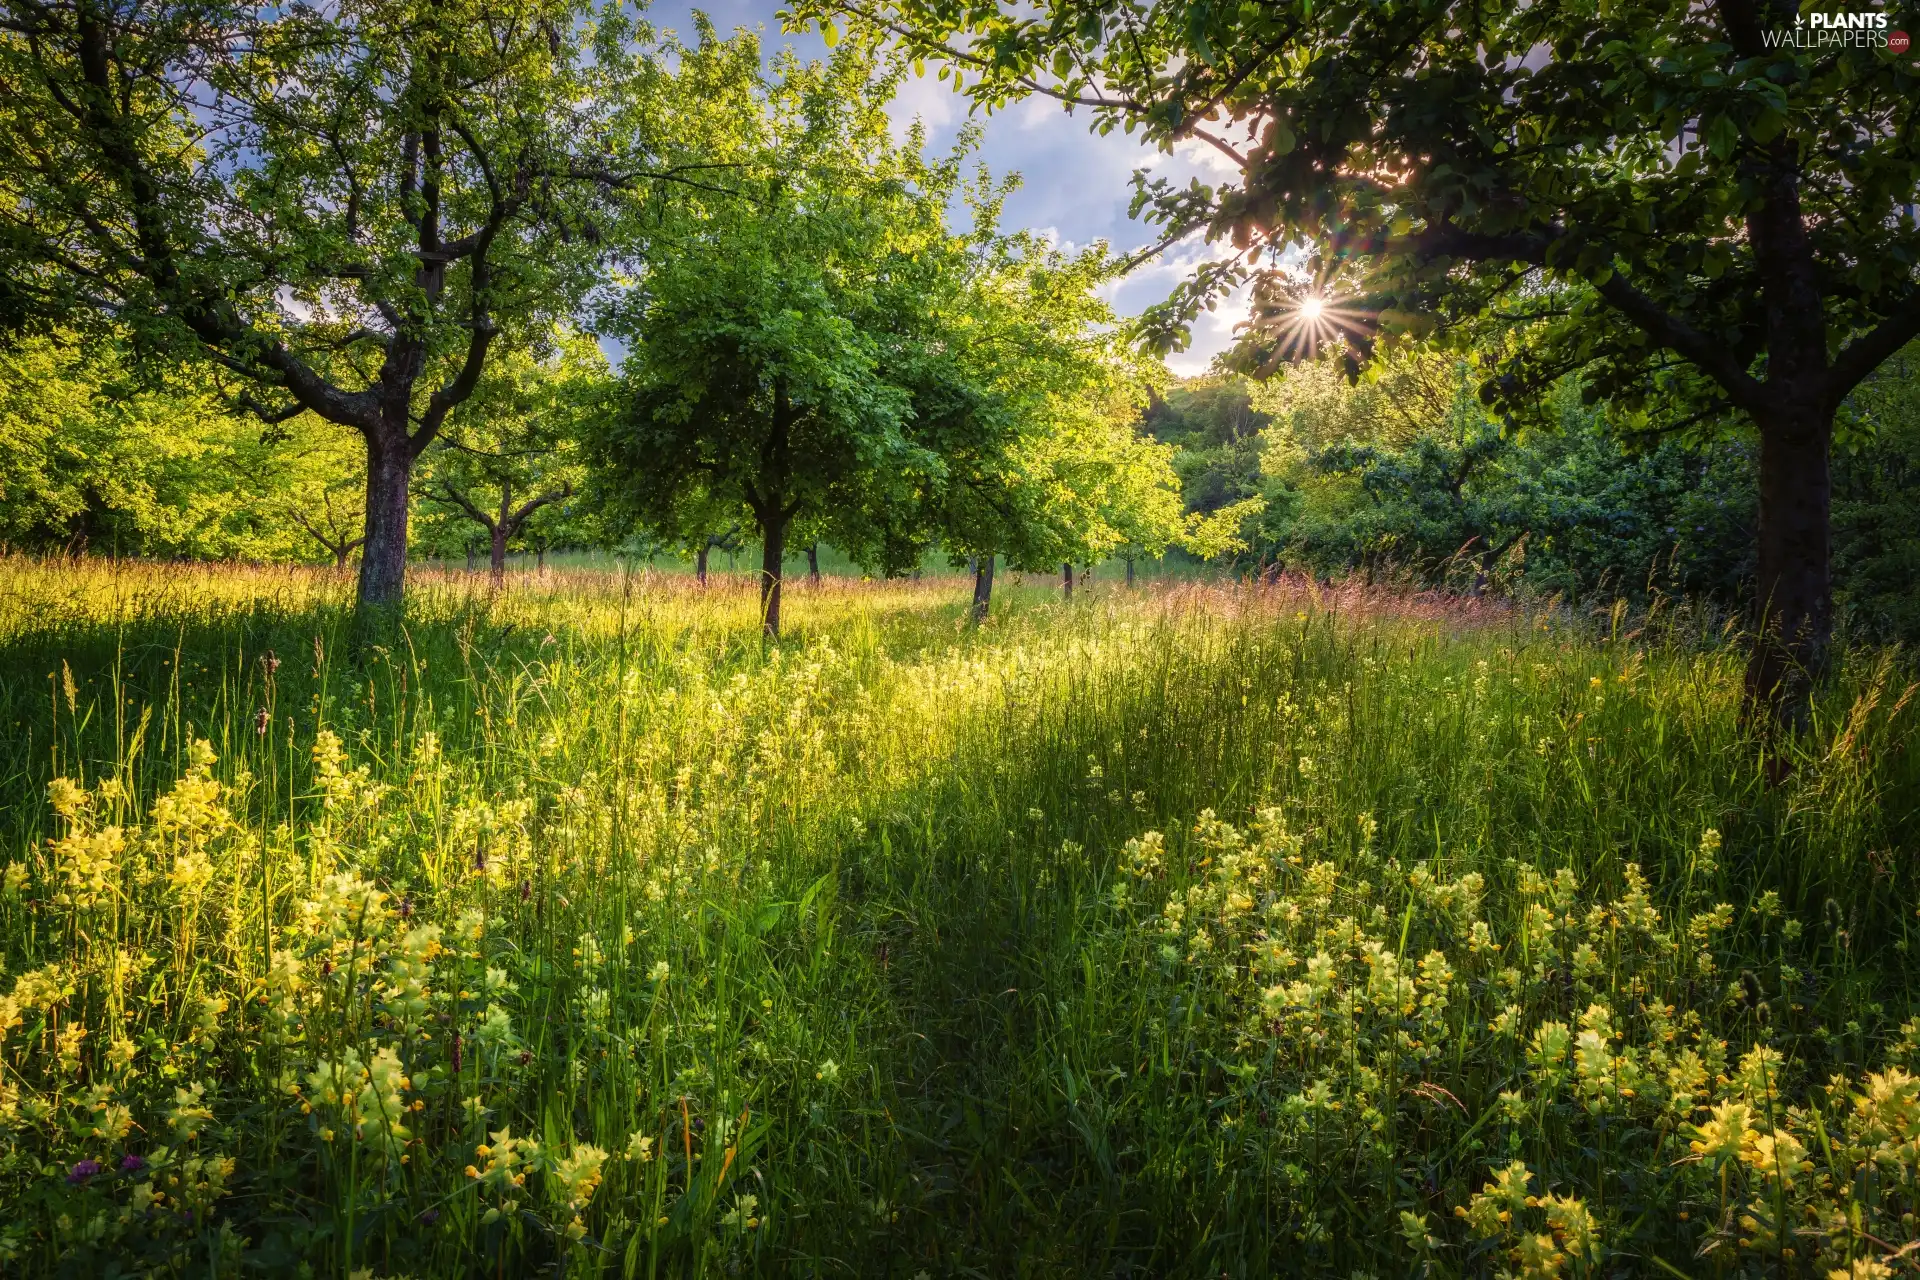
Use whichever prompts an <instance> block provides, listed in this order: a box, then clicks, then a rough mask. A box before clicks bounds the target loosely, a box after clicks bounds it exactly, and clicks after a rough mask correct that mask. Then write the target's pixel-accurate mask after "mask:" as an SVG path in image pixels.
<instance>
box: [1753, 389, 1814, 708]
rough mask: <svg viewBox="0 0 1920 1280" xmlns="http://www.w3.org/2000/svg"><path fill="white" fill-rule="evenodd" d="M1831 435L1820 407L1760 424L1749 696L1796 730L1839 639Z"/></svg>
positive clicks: (1789, 411)
mask: <svg viewBox="0 0 1920 1280" xmlns="http://www.w3.org/2000/svg"><path fill="white" fill-rule="evenodd" d="M1832 439H1833V419H1832V417H1831V415H1829V414H1826V413H1823V412H1821V411H1820V410H1819V409H1818V408H1812V407H1805V408H1800V409H1799V411H1798V412H1795V411H1794V410H1793V409H1792V408H1791V407H1788V408H1783V410H1782V412H1781V413H1780V414H1779V415H1778V416H1769V417H1768V418H1767V419H1765V420H1763V421H1762V422H1761V423H1760V528H1759V559H1760V563H1759V573H1758V580H1757V581H1756V582H1755V584H1754V586H1755V610H1756V617H1755V637H1754V645H1753V656H1752V658H1751V659H1750V660H1749V661H1748V664H1747V696H1748V698H1749V699H1750V700H1751V701H1752V703H1753V704H1754V705H1755V706H1756V707H1766V708H1769V709H1770V710H1771V711H1772V712H1773V714H1774V715H1775V716H1777V717H1778V719H1779V720H1780V721H1781V722H1782V723H1784V724H1786V725H1788V726H1789V727H1791V728H1794V729H1800V728H1804V727H1805V726H1806V722H1807V718H1808V715H1809V713H1810V711H1811V706H1810V701H1811V697H1812V693H1813V686H1814V684H1815V683H1816V682H1817V681H1818V680H1819V679H1820V678H1821V677H1822V676H1823V675H1825V674H1826V670H1827V663H1828V660H1829V657H1830V654H1829V647H1830V645H1831V644H1832V640H1833V576H1832V562H1831V532H1830V530H1831V522H1830V516H1831V507H1832V502H1833V480H1832V472H1831V469H1830V461H1829V455H1830V452H1831V446H1832Z"/></svg>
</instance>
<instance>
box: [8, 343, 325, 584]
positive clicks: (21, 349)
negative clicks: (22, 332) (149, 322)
mask: <svg viewBox="0 0 1920 1280" xmlns="http://www.w3.org/2000/svg"><path fill="white" fill-rule="evenodd" d="M359 452H360V451H359V449H358V448H357V446H356V445H355V443H354V441H353V440H352V439H351V437H348V436H347V435H346V434H345V433H344V432H341V431H340V430H339V429H337V428H335V427H332V426H330V425H328V424H325V423H318V422H315V421H313V420H312V419H311V418H300V419H296V420H294V421H293V422H292V423H290V424H289V425H287V426H286V427H283V428H278V429H274V430H271V431H268V432H263V431H262V429H261V427H260V424H259V423H258V422H256V421H250V420H249V419H247V418H243V417H238V416H235V415H234V414H233V413H232V412H231V411H230V410H229V407H228V404H227V401H226V398H225V397H224V396H223V395H222V394H221V393H220V391H219V389H218V388H217V387H216V386H215V385H214V383H213V382H212V380H211V379H210V378H209V377H208V376H207V375H206V374H205V372H204V371H200V370H196V369H185V370H173V371H170V372H167V373H164V374H157V373H156V372H155V371H154V370H153V369H152V368H151V367H149V366H143V365H141V364H140V363H138V362H136V361H133V360H131V359H130V358H129V353H128V352H127V349H126V347H125V345H124V344H123V343H122V342H120V341H118V340H117V338H116V336H115V335H112V334H105V335H99V336H96V337H94V338H90V339H89V338H84V337H82V336H81V335H79V334H75V333H73V332H70V331H64V330H61V331H56V332H54V333H52V334H49V335H47V336H44V337H32V338H25V339H22V340H21V341H19V342H17V343H15V344H14V345H12V346H10V347H7V348H5V349H4V350H0V542H4V543H6V544H7V545H9V546H11V547H13V548H16V549H27V550H38V551H60V550H74V551H78V550H84V549H89V548H90V549H92V550H94V551H101V552H107V553H111V554H119V555H148V556H160V557H183V556H184V557H193V558H200V559H213V558H230V559H242V560H285V559H307V558H310V557H311V555H312V553H313V552H312V547H311V545H310V544H309V543H308V541H307V538H306V536H305V535H304V534H303V533H302V532H301V531H300V528H299V527H298V522H299V521H301V520H309V519H311V520H320V521H323V520H324V519H325V510H326V507H327V505H328V503H329V502H343V503H345V504H346V506H347V508H348V509H349V510H352V509H355V508H357V507H358V506H359V504H360V501H361V498H360V492H359V485H358V484H357V483H355V482H354V477H353V470H354V468H355V466H356V465H357V460H358V455H359ZM343 475H344V476H345V477H346V478H347V482H348V483H347V484H346V486H345V487H346V489H347V490H348V491H347V492H344V493H336V492H333V487H334V486H335V485H336V484H337V482H338V480H339V479H340V477H341V476H343Z"/></svg>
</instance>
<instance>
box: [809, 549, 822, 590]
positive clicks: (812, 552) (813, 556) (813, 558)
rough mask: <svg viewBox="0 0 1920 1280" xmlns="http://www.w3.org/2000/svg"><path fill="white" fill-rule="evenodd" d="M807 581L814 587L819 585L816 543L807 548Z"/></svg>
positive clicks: (818, 562) (818, 560)
mask: <svg viewBox="0 0 1920 1280" xmlns="http://www.w3.org/2000/svg"><path fill="white" fill-rule="evenodd" d="M807 581H808V582H810V583H812V584H813V585H814V586H816V587H817V586H819V585H820V544H819V543H817V542H816V543H814V544H813V545H812V546H809V547H808V548H807Z"/></svg>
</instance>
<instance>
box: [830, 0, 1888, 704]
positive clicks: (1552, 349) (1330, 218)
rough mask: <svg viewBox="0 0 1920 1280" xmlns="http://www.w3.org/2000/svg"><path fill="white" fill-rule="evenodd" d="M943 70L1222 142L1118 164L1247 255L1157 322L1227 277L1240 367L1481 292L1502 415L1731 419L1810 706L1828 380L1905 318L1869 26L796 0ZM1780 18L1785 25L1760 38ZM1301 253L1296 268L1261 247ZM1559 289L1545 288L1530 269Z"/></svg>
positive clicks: (1832, 395)
mask: <svg viewBox="0 0 1920 1280" xmlns="http://www.w3.org/2000/svg"><path fill="white" fill-rule="evenodd" d="M796 14H797V15H798V16H799V17H801V18H805V17H807V16H829V15H851V16H852V17H853V18H854V19H855V21H856V22H857V23H859V24H862V25H863V26H864V27H865V28H866V29H867V30H868V31H870V32H872V33H874V34H875V35H876V36H880V37H884V38H889V39H894V40H898V41H900V42H902V43H904V44H905V45H906V47H907V48H908V50H909V51H910V52H911V53H912V54H913V55H915V56H920V57H937V58H941V59H943V60H944V61H945V62H946V64H948V65H947V66H945V67H943V69H942V75H943V76H944V75H945V74H946V73H947V72H948V71H949V70H956V71H964V72H965V73H966V74H967V75H968V77H969V81H968V87H967V92H968V93H969V94H971V95H972V96H973V97H974V99H975V100H976V101H977V102H980V103H982V104H985V105H988V106H993V105H997V104H1000V103H1003V102H1006V101H1008V100H1009V99H1012V98H1016V97H1020V96H1023V95H1027V94H1031V93H1043V94H1051V95H1053V96H1055V97H1057V98H1060V99H1062V100H1064V101H1065V102H1066V103H1067V104H1068V105H1069V106H1086V107H1088V108H1090V109H1091V111H1092V114H1093V119H1094V126H1095V128H1097V129H1098V130H1100V131H1101V132H1106V131H1108V130H1111V129H1113V128H1115V127H1124V128H1126V129H1127V130H1128V131H1132V130H1134V129H1136V128H1137V129H1140V130H1141V131H1143V133H1144V135H1145V136H1146V137H1147V138H1148V139H1150V140H1152V141H1155V142H1158V143H1160V144H1161V145H1162V146H1165V147H1171V146H1172V145H1174V144H1176V143H1179V142H1182V141H1186V140H1190V139H1191V140H1195V141H1197V142H1200V143H1202V144H1205V145H1208V146H1211V147H1213V148H1215V149H1217V150H1218V151H1220V152H1221V153H1222V154H1223V155H1225V156H1227V157H1229V158H1230V159H1231V160H1232V162H1233V163H1234V165H1235V166H1236V167H1237V168H1238V169H1239V170H1240V181H1239V182H1238V183H1230V184H1223V185H1221V186H1219V187H1217V188H1210V187H1205V186H1202V185H1200V184H1199V183H1198V182H1195V183H1194V184H1192V185H1190V186H1189V187H1187V188H1185V189H1180V188H1176V187H1174V186H1172V185H1171V184H1169V183H1167V182H1165V180H1150V179H1149V178H1147V177H1146V176H1145V174H1144V171H1143V175H1142V177H1141V178H1140V180H1139V181H1140V183H1141V185H1140V189H1139V193H1138V196H1137V198H1136V208H1141V207H1145V208H1148V209H1149V210H1150V216H1152V217H1154V218H1157V219H1159V220H1160V221H1161V222H1162V223H1163V224H1164V225H1165V226H1166V227H1167V228H1168V234H1169V238H1178V237H1181V236H1184V235H1185V234H1187V233H1189V232H1191V231H1195V230H1201V229H1204V230H1205V232H1206V234H1207V235H1208V236H1209V237H1226V238H1229V239H1230V240H1231V241H1232V243H1233V245H1234V247H1235V248H1236V249H1237V250H1240V251H1241V253H1240V255H1237V256H1236V257H1234V258H1232V259H1229V260H1227V261H1223V262H1216V263H1213V264H1211V265H1209V266H1208V267H1206V268H1204V269H1203V270H1202V271H1201V272H1200V273H1199V275H1198V276H1197V277H1196V278H1195V279H1194V280H1193V281H1191V282H1190V283H1189V285H1188V286H1186V287H1185V288H1183V289H1182V290H1181V291H1180V293H1179V294H1178V295H1177V296H1176V297H1175V298H1174V299H1172V300H1170V302H1169V304H1168V305H1167V306H1166V307H1165V308H1163V309H1161V311H1160V312H1159V314H1158V315H1157V316H1156V317H1155V320H1156V323H1157V329H1158V333H1159V336H1160V339H1161V341H1162V342H1164V343H1166V344H1168V345H1178V344H1180V343H1182V342H1184V340H1185V333H1186V327H1187V324H1188V323H1189V321H1190V319H1191V317H1192V316H1193V315H1194V314H1195V313H1196V310H1197V308H1199V307H1200V306H1203V305H1205V304H1206V303H1207V302H1209V301H1210V300H1211V299H1213V298H1214V297H1216V296H1217V295H1218V294H1219V292H1220V291H1221V290H1222V289H1224V288H1227V287H1229V286H1231V285H1233V284H1235V283H1238V282H1240V281H1243V280H1246V279H1248V278H1249V277H1250V276H1251V277H1252V279H1253V286H1254V300H1255V309H1254V318H1255V322H1256V323H1255V326H1254V329H1255V343H1256V345H1257V346H1258V347H1259V348H1260V351H1259V353H1258V354H1259V355H1260V356H1261V359H1260V363H1261V364H1262V365H1263V366H1264V367H1272V364H1273V362H1275V361H1277V360H1284V359H1288V358H1292V357H1294V356H1296V355H1298V354H1301V353H1305V352H1310V351H1311V350H1312V349H1313V347H1314V346H1315V345H1316V343H1317V342H1319V341H1321V340H1325V339H1332V338H1336V337H1341V336H1344V338H1345V340H1346V342H1347V343H1348V344H1349V346H1350V348H1351V350H1353V351H1354V352H1355V353H1356V354H1360V355H1364V354H1366V353H1367V352H1368V351H1369V350H1370V349H1371V347H1372V345H1373V344H1374V342H1375V341H1376V340H1377V339H1378V338H1380V337H1382V336H1391V335H1393V334H1395V333H1420V332H1425V331H1428V330H1431V329H1432V328H1433V327H1434V326H1435V325H1436V324H1444V322H1446V321H1448V320H1449V319H1451V318H1454V317H1459V316H1466V315H1486V314H1500V315H1504V316H1507V317H1511V318H1512V319H1513V321H1514V322H1515V323H1519V324H1522V325H1524V327H1525V329H1526V341H1525V343H1524V345H1523V346H1521V347H1520V348H1519V349H1518V350H1517V351H1516V352H1514V354H1513V356H1512V357H1511V358H1510V359H1509V360H1508V361H1507V362H1506V366H1505V368H1504V369H1503V370H1502V372H1501V374H1500V375H1499V376H1498V377H1496V378H1494V379H1492V380H1490V381H1489V382H1488V383H1487V385H1486V386H1485V388H1484V394H1485V395H1486V396H1487V397H1488V398H1489V399H1490V400H1491V401H1492V402H1493V403H1495V404H1496V405H1497V406H1499V407H1501V408H1502V409H1504V410H1505V411H1506V412H1508V413H1509V414H1511V415H1514V416H1516V417H1518V416H1521V415H1524V414H1526V413H1528V412H1530V411H1533V410H1535V409H1536V408H1537V407H1538V404H1539V401H1540V399H1541V397H1542V393H1543V392H1544V391H1545V390H1546V389H1547V388H1548V387H1550V386H1551V385H1552V384H1553V383H1554V382H1556V381H1558V380H1559V379H1560V378H1561V377H1563V376H1565V375H1567V374H1569V373H1572V372H1575V371H1578V372H1580V373H1581V374H1582V376H1583V379H1584V386H1585V388H1586V390H1587V391H1588V392H1589V393H1590V394H1592V395H1593V396H1595V397H1596V398H1601V399H1609V400H1612V401H1613V402H1614V403H1615V404H1616V405H1618V406H1619V407H1620V408H1622V409H1624V410H1630V411H1635V412H1639V413H1644V414H1646V415H1647V417H1646V419H1645V420H1644V422H1641V423H1636V424H1635V425H1638V426H1643V427H1646V428H1651V429H1656V430H1665V431H1675V430H1683V429H1687V428H1690V427H1694V426H1698V425H1701V424H1708V423H1715V422H1724V421H1726V420H1728V419H1729V418H1730V417H1731V416H1733V415H1739V417H1740V418H1742V419H1743V420H1745V421H1749V422H1751V423H1752V424H1754V426H1755V427H1756V428H1757V431H1758V435H1759V441H1760V448H1759V494H1760V504H1759V514H1758V522H1757V537H1756V544H1757V581H1756V584H1755V591H1756V600H1757V602H1758V610H1759V611H1758V615H1757V619H1758V624H1759V625H1758V630H1757V640H1756V644H1755V648H1754V653H1753V658H1752V662H1751V663H1750V666H1749V669H1748V688H1749V691H1750V694H1751V696H1752V697H1753V698H1754V699H1755V700H1757V701H1760V702H1763V703H1765V704H1767V705H1768V706H1770V707H1772V708H1773V709H1774V710H1775V711H1776V712H1777V713H1779V714H1781V715H1782V716H1784V718H1785V719H1786V720H1788V721H1790V722H1794V723H1798V722H1800V721H1801V720H1802V719H1803V718H1804V714H1805V708H1806V706H1807V698H1808V694H1809V691H1810V688H1811V682H1812V681H1813V680H1815V679H1817V678H1818V677H1819V675H1820V673H1821V672H1823V671H1824V670H1825V669H1826V666H1827V656H1828V644H1829V638H1830V634H1831V630H1832V617H1833V615H1832V577H1831V555H1830V541H1831V512H1830V507H1831V457H1832V442H1833V431H1834V419H1835V415H1836V413H1837V412H1838V411H1839V409H1840V406H1841V405H1842V403H1843V402H1844V401H1845V400H1846V398H1847V396H1848V395H1849V393H1850V392H1852V391H1853V389H1854V388H1856V387H1858V386H1859V385H1860V384H1861V383H1862V382H1863V381H1864V380H1865V379H1866V378H1867V377H1868V376H1869V375H1870V374H1871V373H1872V372H1873V371H1874V369H1875V368H1876V367H1878V366H1879V365H1880V364H1881V363H1882V362H1884V361H1885V360H1887V359H1888V358H1889V357H1890V356H1892V355H1893V354H1894V353H1895V352H1896V351H1898V350H1899V349H1900V348H1901V347H1903V346H1904V345H1906V343H1907V342H1909V341H1910V340H1912V339H1913V338H1914V337H1916V336H1920V275H1916V270H1917V268H1920V225H1916V222H1915V220H1914V214H1913V204H1912V202H1913V193H1914V191H1915V190H1916V188H1920V133H1916V130H1915V128H1914V111H1915V102H1916V100H1917V99H1920V77H1916V75H1915V73H1914V69H1913V65H1912V62H1911V60H1910V58H1909V57H1901V56H1895V55H1893V54H1892V53H1891V52H1889V51H1888V50H1887V49H1886V48H1884V47H1882V48H1863V47H1860V46H1859V45H1858V44H1849V45H1846V46H1838V45H1819V44H1816V45H1814V46H1813V47H1810V48H1802V47H1799V45H1798V43H1797V42H1796V41H1794V40H1793V39H1792V38H1791V37H1792V35H1793V18H1794V16H1795V12H1794V10H1793V9H1792V8H1791V7H1781V6H1776V5H1772V4H1766V3H1758V2H1756V0H1727V2H1726V3H1722V4H1718V5H1713V6H1684V5H1682V6H1675V5H1669V4H1653V3H1627V4H1624V5H1621V4H1615V5H1609V6H1604V7H1591V6H1588V7H1582V6H1566V5H1492V6H1488V5H1474V4H1466V3H1431V2H1429V0H1386V2H1384V3H1383V2H1380V0H1331V2H1328V0H1317V2H1315V3H1308V0H1291V2H1289V3H1281V4H1274V5H1237V6H1236V5H1224V6H1222V5H1213V4H1207V3H1202V2H1201V0H1159V2H1158V3H1154V4H1151V5H1147V6H1143V7H1135V8H1127V7H1114V6H1112V5H1109V4H1107V3H1105V2H1104V0H1044V2H1043V3H1041V4H1038V5H1015V4H1011V3H1007V4H987V5H975V6H971V7H964V6H956V5H952V4H947V3H944V2H943V0H808V2H807V3H803V4H801V5H799V6H798V7H797V9H796ZM1783 36H1784V37H1786V38H1784V39H1783V38H1782V37H1783ZM1299 245H1305V246H1308V248H1309V250H1310V257H1309V260H1308V262H1307V263H1306V267H1305V271H1304V273H1301V272H1296V271H1294V270H1292V269H1290V264H1289V260H1288V259H1287V258H1286V256H1285V255H1287V253H1288V252H1289V251H1290V250H1291V249H1292V248H1294V247H1295V246H1299ZM1550 283H1551V284H1553V285H1554V286H1555V287H1547V286H1548V285H1549V284H1550Z"/></svg>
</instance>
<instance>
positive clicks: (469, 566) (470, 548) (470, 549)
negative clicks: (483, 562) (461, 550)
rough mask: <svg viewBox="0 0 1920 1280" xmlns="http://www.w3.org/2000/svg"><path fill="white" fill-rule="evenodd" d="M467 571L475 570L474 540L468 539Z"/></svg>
mask: <svg viewBox="0 0 1920 1280" xmlns="http://www.w3.org/2000/svg"><path fill="white" fill-rule="evenodd" d="M467 572H468V573H472V572H473V540H472V539H468V540H467Z"/></svg>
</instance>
